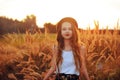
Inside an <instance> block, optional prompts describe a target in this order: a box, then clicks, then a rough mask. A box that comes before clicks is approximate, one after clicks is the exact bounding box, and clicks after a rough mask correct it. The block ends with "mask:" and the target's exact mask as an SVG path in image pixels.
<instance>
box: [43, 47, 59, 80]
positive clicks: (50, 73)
mask: <svg viewBox="0 0 120 80" xmlns="http://www.w3.org/2000/svg"><path fill="white" fill-rule="evenodd" d="M56 53H57V49H56V48H55V46H54V47H53V58H52V63H51V64H52V66H51V68H50V69H49V71H48V73H47V74H46V76H45V77H44V79H43V80H47V79H48V78H49V77H50V76H51V75H52V74H53V72H54V71H55V70H56V56H57V55H56Z"/></svg>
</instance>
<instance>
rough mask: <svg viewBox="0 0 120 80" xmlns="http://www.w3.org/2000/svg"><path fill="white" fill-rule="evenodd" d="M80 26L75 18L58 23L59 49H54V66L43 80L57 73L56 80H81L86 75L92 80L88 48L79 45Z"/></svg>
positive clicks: (68, 18)
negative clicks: (86, 56)
mask: <svg viewBox="0 0 120 80" xmlns="http://www.w3.org/2000/svg"><path fill="white" fill-rule="evenodd" d="M77 30H78V24H77V22H76V20H75V19H74V18H71V17H65V18H63V19H61V20H60V21H59V22H58V23H57V42H58V45H57V47H56V46H55V47H54V49H53V50H54V51H53V53H54V57H53V60H52V61H53V64H52V67H51V68H50V70H49V72H48V73H47V75H46V76H45V78H44V79H43V80H47V79H48V77H49V76H50V75H51V74H52V73H54V71H56V80H80V77H81V75H84V77H85V78H86V80H90V79H89V76H88V73H87V69H86V65H85V53H86V52H87V51H86V48H85V46H83V45H80V44H79V43H78V33H77Z"/></svg>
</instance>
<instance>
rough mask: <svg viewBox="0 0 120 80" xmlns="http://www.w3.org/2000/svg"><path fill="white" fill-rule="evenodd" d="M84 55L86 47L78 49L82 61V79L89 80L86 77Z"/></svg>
mask: <svg viewBox="0 0 120 80" xmlns="http://www.w3.org/2000/svg"><path fill="white" fill-rule="evenodd" d="M86 53H87V49H86V47H85V46H82V47H81V49H80V54H81V61H82V65H81V72H82V74H83V75H84V77H85V78H86V80H90V78H89V76H88V72H87V68H86V62H85V54H86Z"/></svg>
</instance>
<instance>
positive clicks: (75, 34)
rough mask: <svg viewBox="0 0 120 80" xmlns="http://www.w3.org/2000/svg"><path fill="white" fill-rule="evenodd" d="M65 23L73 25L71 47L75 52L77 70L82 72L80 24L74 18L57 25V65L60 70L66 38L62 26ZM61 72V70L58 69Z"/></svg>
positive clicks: (67, 18)
mask: <svg viewBox="0 0 120 80" xmlns="http://www.w3.org/2000/svg"><path fill="white" fill-rule="evenodd" d="M63 22H69V23H71V25H72V38H71V39H70V40H71V44H70V45H71V47H72V51H73V56H74V61H75V66H76V70H77V71H79V72H80V68H81V56H80V45H79V43H78V32H77V31H78V24H77V22H76V20H75V19H74V18H72V17H65V18H63V19H61V20H60V21H59V22H58V23H57V26H56V27H57V43H58V48H57V50H58V51H57V57H56V65H57V67H58V68H59V65H60V64H61V63H62V60H63V58H62V50H63V49H64V38H63V37H62V35H61V25H62V23H63ZM58 70H59V69H58Z"/></svg>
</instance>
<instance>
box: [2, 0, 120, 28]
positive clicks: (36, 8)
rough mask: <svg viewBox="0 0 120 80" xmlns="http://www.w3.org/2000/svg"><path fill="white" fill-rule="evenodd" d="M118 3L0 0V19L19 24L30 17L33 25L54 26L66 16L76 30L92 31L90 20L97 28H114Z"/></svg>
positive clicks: (119, 11)
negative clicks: (75, 21)
mask: <svg viewBox="0 0 120 80" xmlns="http://www.w3.org/2000/svg"><path fill="white" fill-rule="evenodd" d="M119 4H120V0H0V16H7V17H9V18H13V19H18V20H22V19H24V18H25V17H26V15H30V14H34V15H35V16H36V17H37V25H38V26H39V27H43V25H44V23H46V22H51V23H53V24H56V23H57V22H58V21H59V20H60V19H61V18H63V17H66V16H71V17H74V18H75V19H76V20H77V21H78V24H79V27H80V28H83V29H86V28H87V27H88V25H90V28H91V29H93V28H94V20H97V21H99V23H100V28H101V29H102V28H105V27H106V26H109V28H112V29H113V28H114V26H115V25H116V24H117V20H118V19H119V18H120V5H119Z"/></svg>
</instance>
